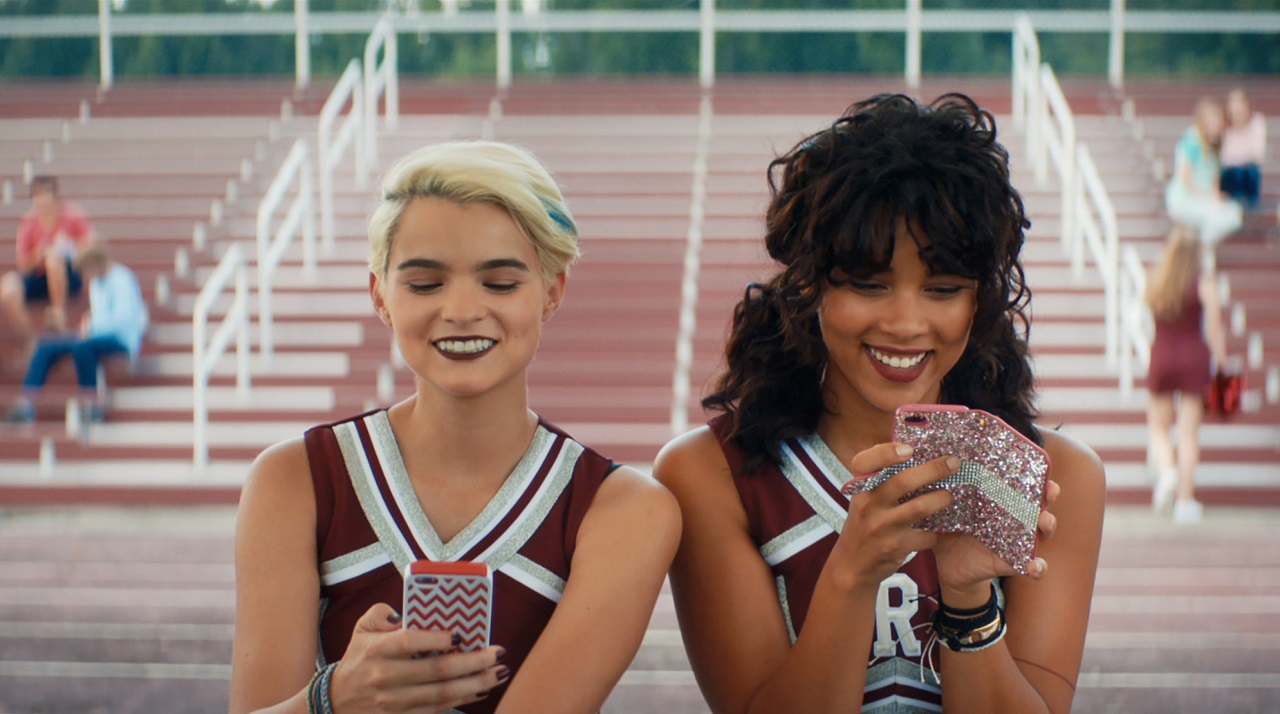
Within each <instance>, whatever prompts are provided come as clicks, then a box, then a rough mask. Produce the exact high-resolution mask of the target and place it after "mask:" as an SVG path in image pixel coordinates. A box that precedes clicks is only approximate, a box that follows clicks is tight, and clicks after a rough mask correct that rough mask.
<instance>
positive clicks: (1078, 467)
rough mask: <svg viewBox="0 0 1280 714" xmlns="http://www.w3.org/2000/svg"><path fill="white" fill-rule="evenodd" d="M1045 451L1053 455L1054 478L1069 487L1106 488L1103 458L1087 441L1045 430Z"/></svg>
mask: <svg viewBox="0 0 1280 714" xmlns="http://www.w3.org/2000/svg"><path fill="white" fill-rule="evenodd" d="M1040 434H1041V435H1042V436H1043V437H1044V450H1045V451H1046V452H1047V453H1048V454H1049V466H1050V469H1051V474H1052V476H1051V477H1052V478H1053V480H1054V481H1057V482H1058V484H1059V485H1060V486H1062V487H1063V488H1064V489H1066V488H1067V487H1068V486H1070V487H1071V488H1073V489H1079V490H1087V491H1090V492H1093V491H1096V492H1098V493H1102V492H1104V491H1106V488H1107V482H1106V475H1105V472H1104V470H1103V466H1102V459H1100V458H1098V454H1097V453H1096V452H1095V451H1094V450H1093V449H1091V448H1090V447H1089V446H1088V445H1087V444H1085V443H1084V442H1083V441H1080V440H1079V439H1077V438H1075V437H1073V436H1071V435H1070V434H1065V433H1063V432H1061V431H1053V430H1049V429H1042V430H1041V431H1040Z"/></svg>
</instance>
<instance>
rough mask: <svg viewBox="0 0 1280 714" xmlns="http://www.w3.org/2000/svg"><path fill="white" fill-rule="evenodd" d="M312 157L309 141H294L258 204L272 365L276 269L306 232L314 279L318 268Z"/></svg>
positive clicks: (261, 313) (265, 353) (262, 310)
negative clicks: (276, 220)
mask: <svg viewBox="0 0 1280 714" xmlns="http://www.w3.org/2000/svg"><path fill="white" fill-rule="evenodd" d="M313 175H314V173H313V171H312V167H311V156H310V154H309V152H308V151H307V142H306V140H305V139H301V138H299V139H298V140H296V141H294V142H293V148H292V149H290V150H289V156H288V157H286V158H285V160H284V164H282V165H281V166H280V171H279V172H277V173H276V177H275V179H274V180H273V181H272V182H271V186H270V188H268V189H267V193H266V195H264V196H263V197H262V203H260V204H259V205H258V224H257V237H258V329H259V330H260V333H261V334H260V336H259V338H258V350H259V352H260V353H261V354H262V358H263V361H264V363H266V364H270V362H271V356H272V354H273V353H274V351H275V343H274V341H273V338H272V307H271V285H272V281H273V280H274V279H275V272H276V268H278V267H279V266H280V261H281V260H283V259H284V254H285V252H286V251H287V250H288V249H289V244H290V243H291V242H292V241H293V237H294V236H295V235H298V232H299V231H301V233H302V263H303V268H304V269H305V270H306V272H307V274H308V275H311V276H314V275H315V269H316V221H315V198H314V195H313V193H314V189H313V187H312V176H313ZM290 192H292V193H293V201H292V203H291V204H290V205H289V208H288V211H287V212H286V213H285V217H284V219H283V220H282V221H281V222H280V225H279V226H277V227H276V229H275V231H274V233H273V232H272V231H271V219H272V217H273V216H274V215H275V212H276V210H277V209H278V208H280V207H281V205H282V204H283V203H284V201H285V200H286V198H287V197H288V195H289V193H290Z"/></svg>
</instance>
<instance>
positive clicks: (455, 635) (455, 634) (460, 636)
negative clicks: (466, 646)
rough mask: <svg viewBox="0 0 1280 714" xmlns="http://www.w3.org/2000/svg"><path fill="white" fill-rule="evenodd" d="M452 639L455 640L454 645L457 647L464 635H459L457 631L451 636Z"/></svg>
mask: <svg viewBox="0 0 1280 714" xmlns="http://www.w3.org/2000/svg"><path fill="white" fill-rule="evenodd" d="M450 641H451V642H453V646H454V647H457V646H458V645H460V644H462V635H459V634H458V633H456V632H455V633H453V637H452V638H450Z"/></svg>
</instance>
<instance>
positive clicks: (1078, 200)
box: [1013, 13, 1123, 368]
mask: <svg viewBox="0 0 1280 714" xmlns="http://www.w3.org/2000/svg"><path fill="white" fill-rule="evenodd" d="M1039 60H1040V43H1039V40H1038V39H1037V37H1036V31H1035V28H1034V26H1032V24H1031V19H1030V17H1029V16H1028V15H1027V14H1026V13H1019V14H1018V17H1017V19H1016V21H1015V29H1014V36H1013V120H1014V123H1015V125H1016V126H1019V127H1022V128H1023V130H1024V131H1025V132H1026V138H1027V154H1028V156H1029V157H1030V163H1031V166H1032V168H1033V170H1034V172H1035V177H1036V183H1038V184H1040V185H1045V184H1047V183H1048V181H1049V177H1050V168H1051V167H1052V168H1054V169H1056V178H1057V180H1058V190H1059V193H1060V196H1061V201H1062V208H1061V213H1062V223H1061V227H1060V229H1059V230H1060V239H1061V244H1062V249H1063V251H1064V252H1065V253H1066V254H1067V255H1068V256H1069V258H1070V261H1071V270H1072V274H1073V276H1074V277H1075V278H1076V279H1077V280H1079V279H1080V278H1082V277H1083V275H1084V268H1085V259H1086V251H1087V252H1088V257H1091V258H1092V259H1093V263H1094V265H1095V266H1096V267H1097V269H1098V275H1099V277H1100V278H1101V280H1102V291H1103V321H1104V325H1105V330H1106V344H1105V354H1106V358H1107V364H1108V365H1109V366H1111V367H1112V368H1115V367H1116V366H1117V365H1116V360H1117V356H1118V353H1119V350H1120V339H1121V337H1120V331H1121V330H1122V329H1123V328H1122V325H1121V317H1120V311H1121V301H1122V299H1121V297H1120V294H1119V288H1118V282H1119V280H1120V277H1119V271H1120V267H1119V265H1120V257H1119V253H1120V232H1119V228H1118V226H1117V222H1116V210H1115V206H1114V205H1113V204H1112V202H1111V196H1110V194H1108V193H1107V189H1106V186H1104V185H1103V183H1102V177H1101V176H1100V175H1099V174H1098V170H1097V166H1096V165H1095V164H1094V162H1093V157H1092V155H1091V154H1090V153H1089V150H1088V148H1087V147H1086V146H1085V145H1084V143H1083V142H1080V141H1078V140H1077V137H1076V125H1075V117H1074V115H1073V114H1072V112H1071V107H1070V105H1069V104H1068V103H1067V99H1066V96H1064V95H1063V93H1062V87H1061V86H1060V85H1059V84H1058V79H1057V76H1056V75H1055V74H1054V72H1053V68H1052V67H1050V66H1049V65H1048V64H1047V63H1046V64H1040V63H1039Z"/></svg>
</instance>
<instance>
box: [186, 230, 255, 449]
mask: <svg viewBox="0 0 1280 714" xmlns="http://www.w3.org/2000/svg"><path fill="white" fill-rule="evenodd" d="M232 280H234V281H235V296H234V297H233V298H232V300H231V306H230V307H229V308H228V309H227V312H226V314H225V315H223V318H222V322H220V323H219V324H218V326H217V328H216V329H215V330H214V332H213V335H212V336H211V337H209V338H208V339H206V335H207V334H208V330H209V312H210V311H211V310H212V309H213V304H214V302H215V301H217V300H218V299H219V298H220V297H222V295H223V292H224V289H225V288H226V287H227V284H228V283H229V282H231V281H232ZM248 282H249V281H248V277H247V276H246V270H245V261H244V251H242V250H241V249H240V244H239V243H232V244H231V246H230V247H229V248H227V252H226V253H224V254H223V256H222V260H220V261H218V267H217V268H216V269H214V271H213V274H212V275H210V276H209V279H208V280H206V281H205V284H204V287H202V288H201V289H200V294H199V295H198V296H196V302H195V307H193V308H192V311H191V312H192V315H191V335H192V339H191V362H192V365H191V366H192V370H191V383H192V387H193V393H192V409H191V411H192V418H191V426H192V432H193V434H192V436H193V438H192V461H193V464H194V466H195V469H196V472H197V473H203V472H204V471H205V470H206V469H207V468H208V466H209V404H208V398H209V378H210V377H212V376H213V371H214V369H215V368H216V367H217V364H218V360H219V359H220V358H221V357H222V355H223V353H225V352H226V351H227V347H228V346H229V345H230V344H231V340H232V338H233V336H234V339H235V341H236V394H237V396H239V397H240V399H242V400H246V399H248V397H249V287H248Z"/></svg>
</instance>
